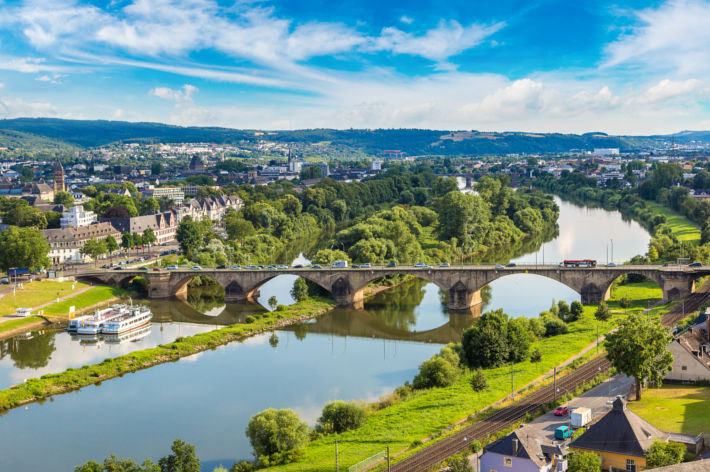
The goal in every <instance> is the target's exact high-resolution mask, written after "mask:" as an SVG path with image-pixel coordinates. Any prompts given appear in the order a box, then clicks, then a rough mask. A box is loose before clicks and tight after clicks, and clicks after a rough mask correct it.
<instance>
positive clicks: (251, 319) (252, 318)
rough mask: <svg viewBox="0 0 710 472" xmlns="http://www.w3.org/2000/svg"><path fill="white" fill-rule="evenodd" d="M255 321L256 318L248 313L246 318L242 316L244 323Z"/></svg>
mask: <svg viewBox="0 0 710 472" xmlns="http://www.w3.org/2000/svg"><path fill="white" fill-rule="evenodd" d="M255 321H256V318H254V317H253V316H251V315H249V316H247V317H246V318H244V322H245V323H253V322H255Z"/></svg>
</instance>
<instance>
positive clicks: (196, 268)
mask: <svg viewBox="0 0 710 472" xmlns="http://www.w3.org/2000/svg"><path fill="white" fill-rule="evenodd" d="M190 269H192V270H202V267H200V266H198V265H196V266H192V267H190Z"/></svg>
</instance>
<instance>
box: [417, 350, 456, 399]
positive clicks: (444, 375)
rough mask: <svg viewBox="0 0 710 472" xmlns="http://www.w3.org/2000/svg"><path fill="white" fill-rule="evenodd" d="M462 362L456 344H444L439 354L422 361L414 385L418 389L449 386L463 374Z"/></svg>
mask: <svg viewBox="0 0 710 472" xmlns="http://www.w3.org/2000/svg"><path fill="white" fill-rule="evenodd" d="M460 363H461V360H460V357H459V354H458V353H457V352H456V350H455V348H454V346H453V345H449V346H444V347H443V348H442V349H441V351H440V352H439V354H436V355H435V356H433V357H432V358H431V359H427V360H425V361H424V362H422V363H421V365H420V366H419V373H418V374H417V375H416V376H415V377H414V381H413V382H412V386H413V387H414V388H417V389H424V388H433V387H448V386H449V385H452V384H453V383H454V382H456V380H457V379H458V377H459V375H460V374H461V369H460V367H459V364H460Z"/></svg>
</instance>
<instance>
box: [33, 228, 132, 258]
mask: <svg viewBox="0 0 710 472" xmlns="http://www.w3.org/2000/svg"><path fill="white" fill-rule="evenodd" d="M42 234H43V235H44V239H45V240H46V241H47V244H49V248H50V251H49V255H48V257H49V260H50V261H51V262H52V265H55V266H57V265H60V264H67V263H74V262H84V261H85V258H84V256H82V255H81V248H83V247H84V244H86V241H88V240H89V239H97V240H98V239H105V238H106V237H107V236H109V235H111V236H113V237H114V238H115V239H116V240H117V241H119V240H120V239H121V233H120V232H119V231H118V230H117V229H116V228H114V227H113V226H112V225H111V224H110V223H94V224H90V225H88V226H81V227H78V228H55V229H43V230H42Z"/></svg>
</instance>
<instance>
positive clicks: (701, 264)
mask: <svg viewBox="0 0 710 472" xmlns="http://www.w3.org/2000/svg"><path fill="white" fill-rule="evenodd" d="M702 266H703V263H702V262H691V263H690V264H688V267H702Z"/></svg>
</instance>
